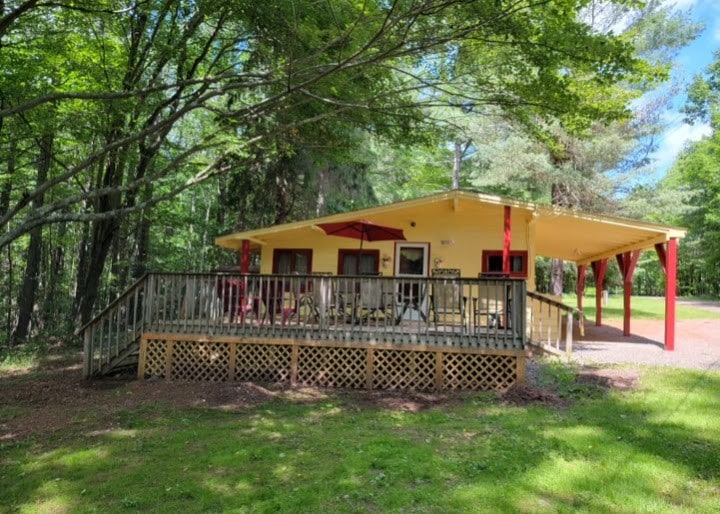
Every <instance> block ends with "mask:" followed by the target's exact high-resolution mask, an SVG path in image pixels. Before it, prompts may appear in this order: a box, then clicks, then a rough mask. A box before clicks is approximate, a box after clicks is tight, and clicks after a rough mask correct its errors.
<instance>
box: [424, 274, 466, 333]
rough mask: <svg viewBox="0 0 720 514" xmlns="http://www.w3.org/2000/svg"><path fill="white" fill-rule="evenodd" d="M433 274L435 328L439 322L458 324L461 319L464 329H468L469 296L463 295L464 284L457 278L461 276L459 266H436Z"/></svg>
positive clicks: (432, 308)
mask: <svg viewBox="0 0 720 514" xmlns="http://www.w3.org/2000/svg"><path fill="white" fill-rule="evenodd" d="M431 275H432V277H433V278H435V279H443V280H442V281H441V280H434V281H433V282H432V288H433V290H432V295H430V305H431V307H430V308H431V311H432V314H433V321H434V322H435V329H436V330H437V327H438V325H439V324H442V325H445V326H452V325H457V322H458V320H459V322H460V327H461V329H462V330H463V331H465V330H467V297H466V296H463V291H462V284H460V282H459V281H458V280H457V279H459V278H460V270H459V269H457V268H435V269H433V270H432V272H431Z"/></svg>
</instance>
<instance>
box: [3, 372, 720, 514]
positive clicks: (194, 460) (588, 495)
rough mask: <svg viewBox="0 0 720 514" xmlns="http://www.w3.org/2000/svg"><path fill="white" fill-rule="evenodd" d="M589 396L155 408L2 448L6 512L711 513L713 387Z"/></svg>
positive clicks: (653, 377) (672, 380)
mask: <svg viewBox="0 0 720 514" xmlns="http://www.w3.org/2000/svg"><path fill="white" fill-rule="evenodd" d="M0 386H1V384H0ZM568 390H569V389H568ZM582 392H583V394H581V395H580V396H583V397H584V399H581V400H578V401H575V402H574V403H573V404H572V405H571V406H570V407H568V408H567V409H560V410H558V409H555V408H551V407H540V406H534V407H516V406H508V405H503V404H500V403H499V402H498V401H497V400H496V398H495V396H494V395H493V394H488V393H474V394H467V395H466V396H465V397H463V398H462V401H460V402H458V403H456V404H452V405H450V404H449V405H445V406H443V407H439V408H437V409H434V410H432V409H431V410H425V411H421V412H409V411H403V410H389V409H382V408H380V407H375V406H368V405H362V406H360V405H358V404H356V403H355V402H353V401H352V397H351V396H349V395H342V394H337V395H333V394H332V393H329V395H328V396H327V398H325V399H323V400H320V401H318V402H315V403H305V404H303V403H293V402H290V401H286V400H275V401H273V402H271V403H269V404H265V405H263V406H262V407H258V408H254V409H248V410H245V411H239V412H238V411H233V412H227V411H222V410H211V409H201V408H188V409H170V408H169V407H167V406H165V405H163V404H162V403H153V402H148V404H147V405H146V406H145V407H143V408H141V409H137V410H130V411H121V412H119V413H118V414H117V419H116V424H115V425H114V426H113V427H112V428H111V429H109V430H103V431H93V430H89V429H87V428H85V427H84V424H83V423H82V422H81V419H78V420H77V423H76V424H75V425H73V427H74V428H72V429H66V430H63V431H60V432H58V433H55V434H54V435H52V436H49V437H44V438H38V439H34V440H30V441H24V442H20V443H10V442H2V441H0V484H1V487H0V512H9V513H11V512H12V513H14V512H21V513H41V512H73V513H76V512H77V513H85V512H102V513H106V512H111V513H114V512H117V513H124V512H153V513H155V512H168V513H176V512H180V513H194V512H234V513H245V512H248V513H250V512H261V513H264V512H267V513H304V512H307V513H317V512H327V513H344V512H362V513H364V512H378V513H379V512H382V513H385V512H396V513H400V512H402V513H407V512H433V513H448V512H453V513H455V512H461V513H462V512H470V513H476V512H513V513H514V512H520V513H543V512H568V513H571V512H572V513H575V512H587V513H598V512H609V513H636V512H667V513H671V512H672V513H677V512H720V478H719V477H720V430H719V429H718V427H720V393H719V392H720V374H718V373H709V372H705V373H700V372H692V371H681V370H670V369H653V370H650V371H648V370H646V371H645V373H644V375H643V377H642V379H641V382H640V387H639V388H638V389H637V390H634V391H629V392H617V391H614V392H610V393H609V394H591V395H585V394H584V393H587V392H588V390H587V389H585V390H583V391H582ZM590 392H592V391H590ZM108 394H117V393H116V392H115V391H108ZM2 415H4V416H9V417H11V416H13V415H19V414H18V413H13V412H12V411H11V410H7V409H6V410H5V411H4V414H2ZM92 416H93V414H92V413H87V416H83V417H88V418H90V419H92Z"/></svg>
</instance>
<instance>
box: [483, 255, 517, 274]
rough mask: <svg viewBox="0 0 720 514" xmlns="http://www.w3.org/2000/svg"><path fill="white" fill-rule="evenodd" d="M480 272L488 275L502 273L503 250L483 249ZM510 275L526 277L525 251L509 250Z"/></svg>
mask: <svg viewBox="0 0 720 514" xmlns="http://www.w3.org/2000/svg"><path fill="white" fill-rule="evenodd" d="M482 272H483V274H485V273H487V274H489V275H502V274H503V252H502V250H483V253H482ZM510 276H511V277H516V278H526V277H527V252H526V251H511V252H510Z"/></svg>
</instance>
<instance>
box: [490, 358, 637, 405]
mask: <svg viewBox="0 0 720 514" xmlns="http://www.w3.org/2000/svg"><path fill="white" fill-rule="evenodd" d="M639 380H640V373H639V372H638V371H637V370H633V369H613V368H593V367H589V366H585V367H582V368H580V369H579V370H578V372H577V374H576V376H575V382H576V383H577V384H579V385H588V386H592V387H597V388H600V389H602V390H606V391H607V390H610V389H615V390H620V391H628V390H633V389H635V388H636V387H637V384H638V381H639ZM578 394H579V395H581V394H582V392H578V393H574V394H573V397H574V396H575V395H578ZM501 398H502V402H503V403H507V404H511V405H519V406H527V405H544V406H547V407H555V408H565V407H568V406H569V405H570V404H571V403H572V401H571V400H570V399H569V398H564V397H563V396H561V395H560V394H558V392H556V391H554V390H552V389H551V388H544V387H538V386H536V385H534V384H532V383H529V384H523V385H516V386H514V387H511V388H510V389H508V390H507V391H506V392H505V393H504V394H503V395H502V397H501Z"/></svg>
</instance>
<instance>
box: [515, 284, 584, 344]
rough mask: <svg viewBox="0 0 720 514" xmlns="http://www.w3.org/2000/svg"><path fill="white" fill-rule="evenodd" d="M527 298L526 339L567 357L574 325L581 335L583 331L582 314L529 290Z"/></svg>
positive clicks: (571, 342)
mask: <svg viewBox="0 0 720 514" xmlns="http://www.w3.org/2000/svg"><path fill="white" fill-rule="evenodd" d="M527 297H528V312H529V314H530V320H529V321H528V340H529V341H531V343H532V344H533V345H536V346H539V347H540V348H542V349H543V350H545V351H548V352H550V353H553V354H555V355H560V354H563V353H564V354H565V355H566V356H567V357H570V356H571V355H572V349H573V336H574V330H575V326H577V327H578V331H579V332H580V334H581V335H582V333H583V332H584V326H583V313H582V311H580V310H578V309H576V308H574V307H570V306H568V305H565V304H564V303H562V302H558V301H556V300H553V299H552V298H548V297H547V296H544V295H541V294H539V293H535V292H532V291H528V293H527ZM575 317H577V325H575V324H574V318H575Z"/></svg>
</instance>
